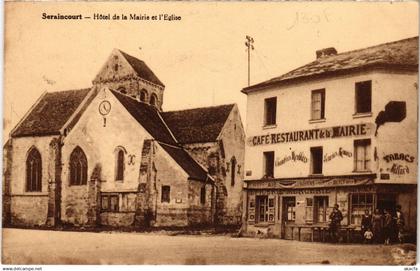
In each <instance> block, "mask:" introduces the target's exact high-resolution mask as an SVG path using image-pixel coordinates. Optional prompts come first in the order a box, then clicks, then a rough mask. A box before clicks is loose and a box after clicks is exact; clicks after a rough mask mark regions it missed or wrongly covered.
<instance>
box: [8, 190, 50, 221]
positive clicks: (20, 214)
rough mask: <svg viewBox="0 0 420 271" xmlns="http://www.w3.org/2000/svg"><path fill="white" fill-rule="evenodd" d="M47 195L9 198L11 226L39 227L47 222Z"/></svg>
mask: <svg viewBox="0 0 420 271" xmlns="http://www.w3.org/2000/svg"><path fill="white" fill-rule="evenodd" d="M47 214H48V195H44V196H17V195H14V196H13V197H12V198H11V216H12V217H11V222H12V224H13V225H24V226H41V225H45V223H46V222H47Z"/></svg>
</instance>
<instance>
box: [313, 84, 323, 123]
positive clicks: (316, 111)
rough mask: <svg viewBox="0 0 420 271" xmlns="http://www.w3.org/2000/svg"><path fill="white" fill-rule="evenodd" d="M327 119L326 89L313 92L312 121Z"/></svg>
mask: <svg viewBox="0 0 420 271" xmlns="http://www.w3.org/2000/svg"><path fill="white" fill-rule="evenodd" d="M323 118H325V89H318V90H313V91H312V95H311V119H312V120H319V119H323Z"/></svg>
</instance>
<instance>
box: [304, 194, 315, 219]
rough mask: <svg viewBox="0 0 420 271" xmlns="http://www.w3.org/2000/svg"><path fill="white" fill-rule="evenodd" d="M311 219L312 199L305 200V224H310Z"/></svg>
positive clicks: (312, 211)
mask: <svg viewBox="0 0 420 271" xmlns="http://www.w3.org/2000/svg"><path fill="white" fill-rule="evenodd" d="M313 218H314V199H313V198H306V206H305V221H306V222H307V223H312V222H313Z"/></svg>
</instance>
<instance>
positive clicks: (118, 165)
mask: <svg viewBox="0 0 420 271" xmlns="http://www.w3.org/2000/svg"><path fill="white" fill-rule="evenodd" d="M164 88H165V87H164V85H163V84H162V83H161V81H160V80H159V79H158V78H157V77H156V75H155V74H154V73H153V72H152V71H151V70H150V69H149V68H148V66H147V65H146V64H145V63H144V62H143V61H141V60H139V59H137V58H135V57H132V56H130V55H128V54H126V53H124V52H122V51H120V50H117V49H115V50H114V51H113V52H112V53H111V56H110V57H109V59H108V60H107V61H106V63H105V65H104V66H103V67H102V69H101V70H100V72H99V73H98V75H97V76H96V77H95V79H94V80H93V85H92V87H90V88H87V89H81V90H70V91H60V92H51V93H44V94H43V95H42V96H41V97H40V98H39V100H38V101H37V102H36V103H35V104H34V105H33V107H32V108H31V109H30V110H29V112H28V113H27V114H26V115H25V116H24V117H23V119H22V120H21V121H20V122H19V123H18V125H17V126H16V127H15V128H14V129H13V130H12V132H11V134H10V138H9V140H8V142H7V143H6V144H5V146H4V158H3V159H4V169H3V173H4V178H3V188H4V189H3V210H4V212H3V221H4V223H5V224H11V225H25V226H45V225H47V226H55V225H60V224H69V225H74V226H115V227H137V228H144V227H150V226H151V227H166V226H170V227H189V226H197V225H213V224H215V223H219V224H233V225H238V224H239V223H240V222H241V220H240V219H238V217H240V216H241V211H242V209H241V208H242V205H241V193H242V192H241V188H242V176H243V175H242V174H243V173H242V171H241V170H238V169H239V168H241V167H243V163H244V140H245V136H244V131H243V126H242V123H241V119H240V116H239V111H238V108H237V106H236V105H234V104H231V105H223V106H216V107H208V108H196V109H193V111H194V112H189V111H172V112H162V104H163V93H164ZM175 116H176V117H177V118H176V120H175V119H174V117H175ZM192 118H194V119H195V123H192V122H191V121H190V119H192ZM176 123H179V125H181V124H182V126H183V132H182V131H179V130H176V128H177V127H180V126H177V125H176ZM185 135H188V136H187V137H186V136H185ZM198 135H203V136H201V137H199V136H198ZM188 138H189V139H188ZM232 142H235V144H231V143H232ZM241 143H242V144H241ZM225 146H226V147H225ZM222 150H223V151H222ZM231 158H234V159H236V164H235V166H234V167H233V170H234V174H224V175H223V174H219V172H220V171H222V169H225V168H226V167H227V165H226V162H225V160H227V159H231ZM232 177H233V178H234V179H235V180H236V183H233V182H232V180H231V179H230V178H232ZM225 190H227V191H228V192H229V193H225V194H223V193H221V192H220V191H222V192H223V191H225Z"/></svg>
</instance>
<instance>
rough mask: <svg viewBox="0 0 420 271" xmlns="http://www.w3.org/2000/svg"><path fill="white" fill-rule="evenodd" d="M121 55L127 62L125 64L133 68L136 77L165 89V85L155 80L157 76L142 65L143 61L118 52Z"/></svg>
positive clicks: (144, 64) (157, 79)
mask: <svg viewBox="0 0 420 271" xmlns="http://www.w3.org/2000/svg"><path fill="white" fill-rule="evenodd" d="M119 51H120V52H121V54H122V55H123V56H124V58H125V59H126V60H127V62H128V63H129V64H130V65H131V67H133V69H134V70H135V72H136V73H137V75H138V76H139V77H141V78H143V79H145V80H147V81H149V82H152V83H154V84H156V85H159V86H161V87H165V85H164V84H163V83H162V82H161V81H160V80H159V78H157V76H156V75H155V74H154V73H153V71H152V70H151V69H150V68H149V67H148V66H147V65H146V63H144V61H142V60H140V59H138V58H136V57H134V56H130V55H129V54H127V53H125V52H123V51H121V50H119Z"/></svg>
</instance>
